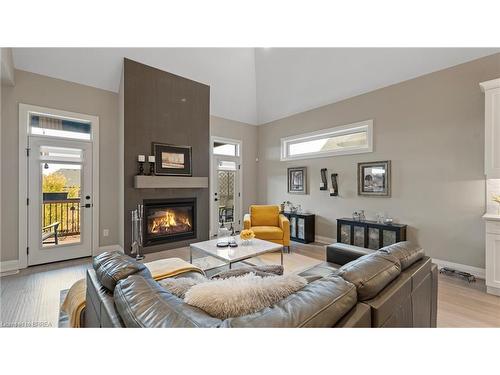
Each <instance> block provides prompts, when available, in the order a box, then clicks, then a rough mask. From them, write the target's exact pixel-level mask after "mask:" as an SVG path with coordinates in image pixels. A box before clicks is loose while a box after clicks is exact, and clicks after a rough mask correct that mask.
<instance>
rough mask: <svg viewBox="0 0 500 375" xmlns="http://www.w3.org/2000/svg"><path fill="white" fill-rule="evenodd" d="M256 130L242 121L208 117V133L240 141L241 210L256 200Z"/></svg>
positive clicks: (253, 126)
mask: <svg viewBox="0 0 500 375" xmlns="http://www.w3.org/2000/svg"><path fill="white" fill-rule="evenodd" d="M257 131H258V127H257V126H255V125H249V124H246V123H243V122H238V121H232V120H227V119H223V118H220V117H216V116H211V117H210V135H212V136H217V137H224V138H231V139H237V140H240V141H242V146H241V148H242V154H241V155H242V168H243V187H242V193H243V194H242V197H243V198H242V204H243V207H242V212H243V214H244V213H245V212H247V211H248V206H249V205H251V204H254V203H256V202H257V162H256V158H257V150H258V148H257V146H258V144H257Z"/></svg>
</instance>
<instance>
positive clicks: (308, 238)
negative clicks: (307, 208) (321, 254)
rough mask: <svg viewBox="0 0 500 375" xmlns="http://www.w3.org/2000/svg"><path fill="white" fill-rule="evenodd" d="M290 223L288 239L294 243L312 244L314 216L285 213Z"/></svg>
mask: <svg viewBox="0 0 500 375" xmlns="http://www.w3.org/2000/svg"><path fill="white" fill-rule="evenodd" d="M284 215H285V216H286V217H287V218H288V220H289V221H290V239H291V240H292V241H296V242H302V243H309V242H314V233H315V220H316V215H314V214H296V213H291V212H285V213H284Z"/></svg>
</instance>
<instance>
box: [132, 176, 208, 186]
mask: <svg viewBox="0 0 500 375" xmlns="http://www.w3.org/2000/svg"><path fill="white" fill-rule="evenodd" d="M134 187H135V188H136V189H207V188H208V177H178V176H135V177H134Z"/></svg>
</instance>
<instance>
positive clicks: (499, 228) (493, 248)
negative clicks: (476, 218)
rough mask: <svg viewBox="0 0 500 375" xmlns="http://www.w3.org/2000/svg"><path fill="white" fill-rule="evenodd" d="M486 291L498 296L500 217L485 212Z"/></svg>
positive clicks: (499, 292)
mask: <svg viewBox="0 0 500 375" xmlns="http://www.w3.org/2000/svg"><path fill="white" fill-rule="evenodd" d="M483 218H484V219H485V220H486V291H487V292H488V293H490V294H495V295H497V296H500V217H498V216H497V215H492V214H486V215H484V216H483Z"/></svg>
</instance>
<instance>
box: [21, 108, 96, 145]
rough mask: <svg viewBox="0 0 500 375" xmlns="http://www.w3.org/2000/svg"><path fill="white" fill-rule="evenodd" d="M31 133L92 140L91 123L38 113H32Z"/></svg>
mask: <svg viewBox="0 0 500 375" xmlns="http://www.w3.org/2000/svg"><path fill="white" fill-rule="evenodd" d="M29 121H30V134H32V135H44V136H50V137H62V138H72V139H85V140H90V134H91V123H90V122H87V121H79V120H74V119H62V118H58V117H51V116H47V115H42V114H38V113H31V114H30V120H29Z"/></svg>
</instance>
